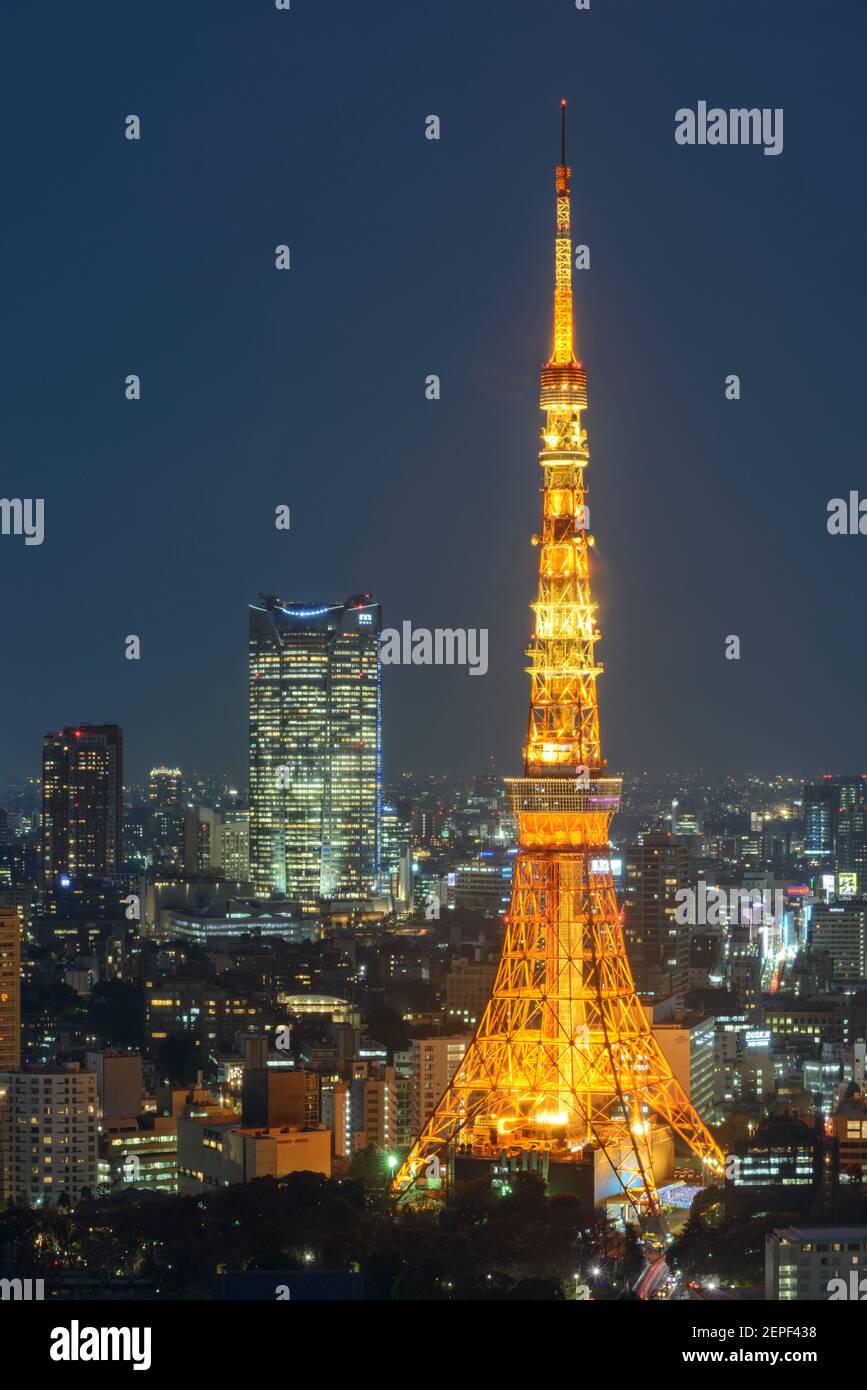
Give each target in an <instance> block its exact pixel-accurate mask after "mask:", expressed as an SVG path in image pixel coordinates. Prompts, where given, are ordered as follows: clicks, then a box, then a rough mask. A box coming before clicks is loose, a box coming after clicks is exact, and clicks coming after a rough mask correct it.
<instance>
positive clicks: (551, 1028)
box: [395, 776, 722, 1220]
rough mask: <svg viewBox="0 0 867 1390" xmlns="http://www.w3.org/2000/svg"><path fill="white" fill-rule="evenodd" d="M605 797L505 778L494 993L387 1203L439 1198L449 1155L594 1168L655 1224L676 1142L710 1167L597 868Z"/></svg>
mask: <svg viewBox="0 0 867 1390" xmlns="http://www.w3.org/2000/svg"><path fill="white" fill-rule="evenodd" d="M620 786H621V782H620V779H619V778H612V777H598V776H597V777H593V778H589V777H588V778H587V779H585V780H583V781H578V780H576V779H572V778H567V777H546V778H517V779H513V780H512V781H511V782H510V783H509V788H510V793H511V799H512V807H513V811H514V814H515V816H516V820H517V823H518V827H519V843H520V845H521V849H520V850H519V853H518V855H517V856H516V860H515V869H514V879H513V885H512V897H511V904H510V910H509V915H508V917H507V919H506V923H505V933H504V938H503V948H502V955H501V958H500V963H499V967H498V970H497V975H496V978H495V981H494V987H493V991H492V993H491V998H490V1000H489V1001H488V1004H487V1006H486V1008H485V1011H484V1013H483V1015H482V1017H481V1019H480V1021H479V1024H478V1027H477V1029H476V1033H475V1036H474V1037H473V1040H472V1042H471V1043H470V1046H469V1048H468V1049H467V1052H466V1054H465V1056H464V1058H463V1060H462V1062H461V1063H460V1065H459V1066H458V1068H457V1071H456V1072H455V1075H454V1076H453V1078H452V1081H451V1083H450V1085H449V1087H448V1089H447V1090H446V1092H445V1094H444V1095H443V1097H442V1099H441V1100H440V1102H439V1104H438V1106H437V1108H436V1110H435V1112H434V1114H433V1116H432V1117H431V1119H430V1120H429V1121H428V1123H427V1125H426V1126H425V1128H424V1130H423V1131H422V1133H421V1134H420V1135H419V1138H418V1139H417V1141H416V1143H415V1144H414V1146H413V1148H412V1150H411V1151H410V1153H409V1155H408V1157H407V1159H406V1161H405V1162H404V1164H403V1166H402V1167H401V1168H400V1169H399V1171H398V1173H397V1175H396V1178H395V1185H396V1188H397V1190H398V1192H400V1193H403V1194H405V1195H408V1194H409V1193H410V1192H412V1191H416V1192H424V1191H429V1192H431V1193H433V1192H440V1191H442V1188H443V1185H444V1184H445V1183H447V1182H448V1181H449V1178H450V1175H451V1174H452V1173H457V1172H460V1171H461V1162H460V1161H461V1160H467V1159H475V1160H477V1161H481V1162H482V1163H483V1165H485V1164H486V1165H488V1166H490V1165H495V1164H497V1163H500V1164H502V1163H505V1164H506V1165H507V1166H508V1165H509V1164H510V1163H511V1162H512V1160H516V1159H517V1160H518V1161H519V1163H520V1162H521V1159H520V1156H521V1155H523V1154H527V1155H535V1159H534V1163H535V1165H536V1166H537V1168H538V1167H539V1165H541V1170H542V1171H547V1172H548V1173H551V1172H552V1169H553V1168H554V1167H556V1168H557V1169H559V1168H561V1167H562V1166H563V1165H567V1166H568V1165H574V1166H575V1167H576V1168H581V1167H583V1166H584V1165H586V1164H587V1163H588V1162H592V1163H593V1164H594V1165H596V1164H597V1163H598V1165H599V1169H600V1173H601V1174H602V1177H601V1178H600V1182H599V1184H598V1187H599V1193H600V1195H599V1200H604V1199H605V1198H607V1197H610V1196H612V1195H614V1193H615V1191H619V1192H622V1193H623V1194H625V1196H626V1198H627V1199H628V1201H629V1203H630V1205H631V1207H632V1209H633V1212H634V1213H635V1215H636V1216H637V1217H638V1218H639V1219H642V1220H643V1219H644V1218H646V1217H648V1216H659V1215H660V1210H659V1200H658V1186H659V1184H660V1182H664V1181H665V1180H667V1178H668V1177H669V1176H670V1171H671V1168H672V1167H673V1145H674V1141H675V1140H676V1139H680V1140H681V1141H682V1142H683V1143H684V1144H685V1145H686V1146H687V1147H688V1148H690V1149H691V1150H692V1152H693V1153H694V1154H696V1155H697V1156H698V1157H699V1158H700V1160H701V1161H702V1163H703V1165H704V1166H705V1168H706V1170H707V1171H708V1173H709V1174H710V1173H713V1172H721V1170H722V1154H721V1152H720V1150H719V1148H718V1146H717V1144H716V1142H715V1141H714V1139H713V1137H712V1135H711V1134H710V1132H709V1130H708V1129H707V1127H706V1126H705V1124H704V1123H703V1121H702V1120H701V1119H700V1117H699V1116H698V1114H697V1113H696V1111H695V1110H694V1109H693V1107H692V1105H691V1103H690V1101H689V1098H688V1097H687V1096H686V1094H685V1092H684V1091H683V1088H682V1087H681V1085H680V1083H679V1082H678V1081H677V1080H676V1079H675V1077H674V1075H673V1074H672V1071H671V1068H670V1066H669V1064H668V1062H667V1060H666V1058H665V1057H664V1055H663V1053H662V1051H661V1049H660V1047H659V1044H658V1042H657V1041H656V1038H655V1037H654V1035H653V1031H652V1029H651V1026H650V1023H649V1021H648V1018H647V1015H646V1014H645V1012H644V1008H643V1007H642V1004H641V1001H640V1000H639V998H638V995H637V994H636V991H635V984H634V981H633V978H632V971H631V969H630V966H629V960H628V958H627V954H626V947H625V943H624V938H623V930H622V926H621V921H620V913H619V910H618V907H617V899H616V894H615V888H614V882H613V879H612V876H611V867H610V862H609V857H608V855H609V849H608V826H609V822H610V818H611V816H612V814H613V813H614V811H615V810H616V808H617V806H618V804H619V797H620ZM589 1155H593V1157H592V1159H591V1158H590V1157H589ZM452 1159H453V1160H454V1163H452V1162H451V1161H450V1160H452ZM594 1172H595V1167H594ZM563 1181H566V1179H564V1178H562V1177H561V1183H562V1182H563ZM576 1181H577V1178H576ZM593 1188H594V1191H595V1190H596V1188H597V1183H596V1180H595V1178H594V1182H593ZM564 1190H565V1189H564Z"/></svg>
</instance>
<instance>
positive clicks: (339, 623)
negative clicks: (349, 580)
mask: <svg viewBox="0 0 867 1390" xmlns="http://www.w3.org/2000/svg"><path fill="white" fill-rule="evenodd" d="M380 630H381V614H380V608H379V605H378V604H377V603H374V602H373V600H372V598H371V596H370V594H362V595H360V596H358V597H355V598H350V599H347V600H346V602H345V603H338V604H328V605H324V606H322V607H315V608H314V607H308V606H300V605H291V604H284V603H283V602H282V601H281V600H279V599H277V598H274V597H269V598H265V599H263V601H262V603H261V604H259V605H255V606H253V607H251V609H250V671H249V677H250V684H249V690H250V873H251V877H252V879H253V883H254V887H255V891H256V893H257V894H258V895H260V896H264V897H267V896H269V895H271V894H273V893H275V892H276V893H280V894H284V895H285V896H286V897H288V898H289V899H291V900H293V901H297V902H299V903H300V904H301V907H302V910H303V911H304V912H305V913H310V914H313V913H316V912H317V911H318V909H319V905H320V902H321V900H322V899H323V898H324V899H333V898H340V899H344V898H347V899H364V898H369V897H370V896H371V895H372V894H373V893H375V892H376V891H377V889H378V887H379V880H380V856H381V843H380V838H381V821H380V816H381V794H382V772H381V752H382V720H381V668H380V661H379V633H380Z"/></svg>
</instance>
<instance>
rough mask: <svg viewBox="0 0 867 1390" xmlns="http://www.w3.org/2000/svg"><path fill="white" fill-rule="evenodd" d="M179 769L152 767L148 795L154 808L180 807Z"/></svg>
mask: <svg viewBox="0 0 867 1390" xmlns="http://www.w3.org/2000/svg"><path fill="white" fill-rule="evenodd" d="M182 775H183V774H182V772H181V769H180V768H179V767H164V766H160V767H152V768H151V772H150V778H149V786H148V795H149V799H150V802H151V805H152V806H166V807H170V806H180V804H181V777H182Z"/></svg>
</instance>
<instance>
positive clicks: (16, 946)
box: [0, 907, 21, 1071]
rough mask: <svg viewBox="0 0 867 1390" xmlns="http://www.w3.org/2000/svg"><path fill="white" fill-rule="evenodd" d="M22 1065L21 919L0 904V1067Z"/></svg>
mask: <svg viewBox="0 0 867 1390" xmlns="http://www.w3.org/2000/svg"><path fill="white" fill-rule="evenodd" d="M20 1065H21V922H20V920H19V917H18V913H17V912H16V911H15V909H14V908H12V907H0V1071H12V1070H13V1068H15V1067H20Z"/></svg>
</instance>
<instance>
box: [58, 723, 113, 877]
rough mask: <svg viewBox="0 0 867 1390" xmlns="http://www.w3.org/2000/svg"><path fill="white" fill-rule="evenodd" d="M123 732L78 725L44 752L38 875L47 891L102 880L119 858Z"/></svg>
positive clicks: (108, 727)
mask: <svg viewBox="0 0 867 1390" xmlns="http://www.w3.org/2000/svg"><path fill="white" fill-rule="evenodd" d="M122 833H123V733H122V731H121V729H120V728H119V727H118V725H117V724H80V725H76V726H74V727H70V728H66V729H63V730H61V732H60V733H56V734H46V735H45V738H44V740H43V749H42V856H43V858H42V875H43V886H44V888H45V889H46V891H51V890H53V889H57V888H59V887H66V886H68V885H67V883H66V880H67V879H68V880H70V881H76V880H77V881H81V880H82V879H86V878H101V877H104V876H105V875H107V874H109V873H111V872H112V871H113V870H114V869H116V868H117V866H118V864H119V863H120V860H121V858H122V847H121V840H122Z"/></svg>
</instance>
